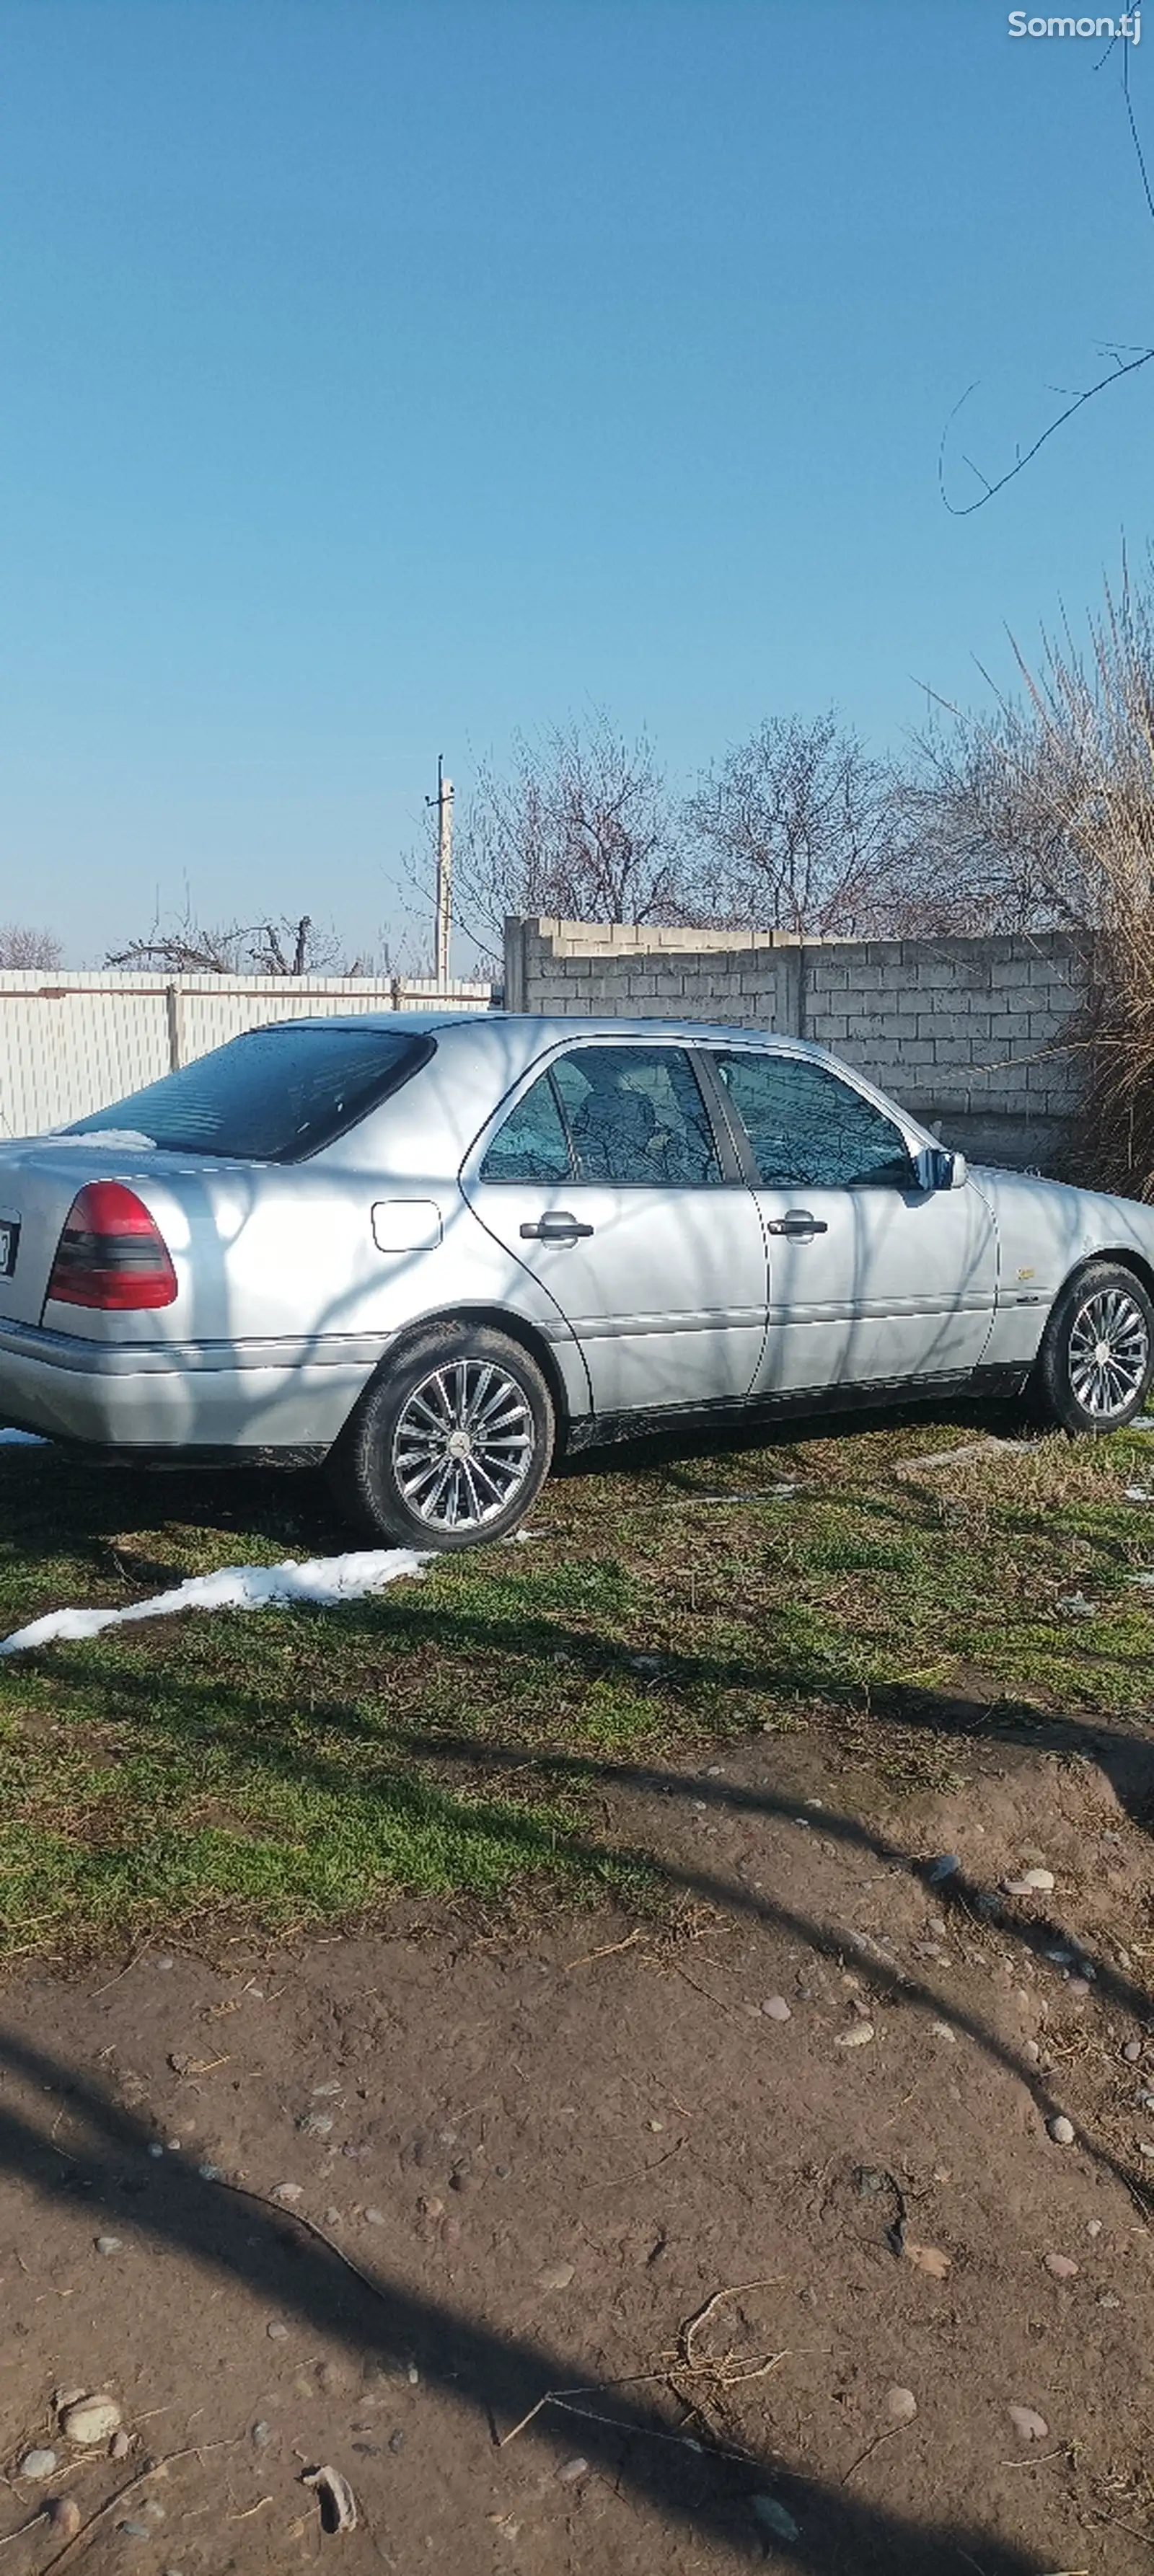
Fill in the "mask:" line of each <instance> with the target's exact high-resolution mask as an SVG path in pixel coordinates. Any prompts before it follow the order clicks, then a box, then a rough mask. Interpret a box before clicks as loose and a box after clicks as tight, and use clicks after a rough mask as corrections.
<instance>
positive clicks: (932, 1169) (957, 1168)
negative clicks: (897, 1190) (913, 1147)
mask: <svg viewBox="0 0 1154 2576" xmlns="http://www.w3.org/2000/svg"><path fill="white" fill-rule="evenodd" d="M917 1169H918V1181H919V1184H920V1186H921V1188H922V1189H923V1190H960V1189H961V1187H962V1184H963V1182H964V1181H965V1178H966V1158H965V1155H964V1154H954V1153H951V1152H950V1150H949V1147H948V1146H946V1145H923V1147H922V1149H921V1152H920V1154H919V1155H918V1157H917Z"/></svg>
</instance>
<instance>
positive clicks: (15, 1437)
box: [0, 1431, 48, 1449]
mask: <svg viewBox="0 0 1154 2576" xmlns="http://www.w3.org/2000/svg"><path fill="white" fill-rule="evenodd" d="M0 1446H2V1447H4V1448H5V1449H46V1448H47V1447H48V1442H47V1441H46V1440H42V1439H41V1437H40V1434H39V1432H38V1431H0Z"/></svg>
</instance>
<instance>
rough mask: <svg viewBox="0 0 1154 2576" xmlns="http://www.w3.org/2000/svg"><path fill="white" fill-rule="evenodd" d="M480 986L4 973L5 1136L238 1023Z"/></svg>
mask: <svg viewBox="0 0 1154 2576" xmlns="http://www.w3.org/2000/svg"><path fill="white" fill-rule="evenodd" d="M490 1001H491V992H490V987H489V986H488V985H487V984H475V983H463V982H459V983H453V984H449V985H447V986H444V987H438V986H437V985H436V984H435V983H431V982H429V981H426V980H422V979H418V978H398V977H393V978H391V979H386V978H383V977H374V978H372V979H370V978H362V977H358V978H356V979H355V980H354V979H352V978H351V977H350V978H342V977H336V976H307V977H306V976H302V977H301V978H300V980H299V981H298V980H297V979H296V978H291V979H290V978H286V979H284V980H283V981H282V980H281V979H279V978H278V977H275V976H270V977H268V978H267V979H264V978H260V979H257V978H252V977H241V976H231V975H179V976H174V977H172V978H171V979H169V980H163V979H160V978H158V977H157V976H156V975H131V974H120V973H117V972H115V971H113V970H111V969H110V970H109V971H108V972H107V973H100V972H96V973H87V974H86V973H83V972H81V973H76V974H61V975H54V976H53V977H52V979H51V981H50V980H49V978H48V977H47V976H46V975H45V974H44V973H43V972H41V973H36V972H33V973H17V972H16V971H15V970H13V969H4V970H3V971H0V1136H35V1135H42V1134H43V1132H44V1130H45V1129H46V1128H50V1127H63V1126H66V1125H67V1124H68V1121H69V1120H70V1119H72V1118H84V1117H87V1116H88V1115H89V1113H90V1112H91V1111H92V1110H94V1109H101V1108H104V1107H106V1106H107V1105H108V1104H109V1103H110V1102H112V1101H115V1100H122V1099H124V1098H125V1096H126V1094H127V1093H129V1092H132V1091H138V1090H140V1089H141V1088H142V1087H143V1085H144V1084H145V1083H146V1082H155V1081H156V1080H157V1079H158V1078H159V1076H160V1075H161V1074H164V1073H167V1072H168V1071H169V1070H170V1068H171V1066H172V1064H173V1062H174V1061H175V1062H178V1063H181V1064H187V1063H189V1062H190V1061H191V1060H192V1058H193V1057H195V1056H198V1055H206V1054H207V1053H208V1051H209V1049H210V1048H211V1047H215V1046H222V1045H223V1044H224V1043H225V1041H226V1040H227V1039H228V1038H234V1037H239V1036H240V1034H241V1033H242V1031H243V1030H245V1029H251V1028H259V1027H261V1026H262V1025H267V1023H268V1022H269V1021H271V1020H286V1019H316V1018H319V1017H327V1016H328V1015H329V1014H331V1013H339V1012H348V1011H390V1012H392V1011H405V1010H409V1011H418V1010H468V1011H485V1010H488V1008H489V1007H490Z"/></svg>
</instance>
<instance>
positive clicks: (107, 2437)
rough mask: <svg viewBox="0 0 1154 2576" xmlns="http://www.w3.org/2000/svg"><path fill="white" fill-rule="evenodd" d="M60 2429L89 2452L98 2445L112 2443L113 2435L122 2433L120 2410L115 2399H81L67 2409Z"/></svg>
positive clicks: (70, 2439)
mask: <svg viewBox="0 0 1154 2576" xmlns="http://www.w3.org/2000/svg"><path fill="white" fill-rule="evenodd" d="M60 2429H61V2431H62V2432H63V2433H66V2434H67V2436H68V2439H69V2441H70V2442H79V2443H81V2444H82V2445H83V2446H84V2447H85V2449H88V2450H91V2449H93V2448H95V2446H96V2444H97V2443H101V2442H110V2441H111V2440H112V2436H113V2434H114V2433H118V2432H119V2431H120V2408H119V2406H118V2405H117V2403H116V2399H115V2397H82V2398H80V2400H79V2402H78V2403H77V2404H76V2405H75V2406H68V2407H66V2408H65V2410H64V2414H63V2416H62V2418H61V2428H60Z"/></svg>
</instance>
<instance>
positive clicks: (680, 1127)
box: [553, 1046, 722, 1189]
mask: <svg viewBox="0 0 1154 2576" xmlns="http://www.w3.org/2000/svg"><path fill="white" fill-rule="evenodd" d="M553 1079H554V1082H555V1084H556V1088H557V1092H558V1095H559V1097H560V1100H561V1103H562V1107H563V1109H564V1112H565V1120H566V1124H567V1126H568V1130H569V1134H570V1136H571V1138H572V1141H573V1151H574V1154H575V1157H576V1164H577V1177H578V1179H579V1180H583V1181H600V1182H610V1183H616V1184H618V1185H624V1186H626V1187H629V1188H637V1187H647V1188H650V1189H661V1188H662V1187H664V1188H667V1189H669V1188H673V1189H712V1188H715V1187H716V1186H717V1185H718V1184H719V1183H720V1181H721V1178H722V1173H721V1166H720V1163H719V1161H718V1157H717V1146H716V1144H715V1141H714V1136H713V1129H712V1126H711V1124H710V1119H709V1113H708V1110H707V1109H706V1106H705V1100H704V1098H703V1095H702V1091H701V1087H700V1084H699V1083H698V1080H697V1076H696V1074H695V1073H694V1070H693V1066H692V1064H691V1063H690V1060H689V1057H688V1055H687V1054H686V1052H685V1049H684V1048H683V1047H658V1046H653V1047H645V1046H587V1047H575V1048H574V1050H573V1053H572V1054H571V1055H566V1056H562V1057H561V1058H560V1060H559V1062H558V1063H557V1064H556V1065H555V1066H554V1067H553Z"/></svg>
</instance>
